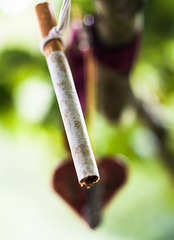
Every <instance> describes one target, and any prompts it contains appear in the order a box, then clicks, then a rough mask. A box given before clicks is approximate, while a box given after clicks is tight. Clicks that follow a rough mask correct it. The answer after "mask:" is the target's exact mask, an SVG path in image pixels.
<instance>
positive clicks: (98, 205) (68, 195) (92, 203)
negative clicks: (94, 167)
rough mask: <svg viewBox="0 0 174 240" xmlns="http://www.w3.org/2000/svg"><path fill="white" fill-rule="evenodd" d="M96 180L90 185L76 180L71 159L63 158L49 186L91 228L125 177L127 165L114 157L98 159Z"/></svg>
mask: <svg viewBox="0 0 174 240" xmlns="http://www.w3.org/2000/svg"><path fill="white" fill-rule="evenodd" d="M98 168H99V172H100V177H101V179H100V181H99V182H98V183H95V184H94V186H92V187H91V188H90V189H86V188H85V187H83V188H82V187H81V186H80V185H79V183H78V180H77V177H76V172H75V168H74V165H73V161H72V160H70V159H68V161H65V162H63V163H62V164H61V165H59V167H58V168H57V169H56V171H55V173H54V176H53V188H54V190H55V191H56V193H58V194H59V195H60V196H61V197H62V198H63V199H64V200H65V201H66V202H67V203H68V204H69V205H70V206H71V207H72V208H73V209H74V210H75V211H76V213H77V214H78V215H80V216H81V217H82V218H83V219H84V220H85V221H86V222H87V223H88V224H89V226H90V227H91V228H94V227H96V226H98V225H99V223H100V220H101V213H102V210H103V208H104V207H106V205H107V204H108V203H109V201H110V200H111V199H112V198H113V196H114V195H115V194H116V193H117V192H118V190H119V189H120V187H121V186H122V185H123V184H124V183H125V181H126V179H127V167H126V165H125V164H124V163H123V162H122V161H121V159H120V158H118V157H115V156H114V157H113V156H106V157H102V158H100V159H99V160H98Z"/></svg>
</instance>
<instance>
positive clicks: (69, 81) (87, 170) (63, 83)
mask: <svg viewBox="0 0 174 240" xmlns="http://www.w3.org/2000/svg"><path fill="white" fill-rule="evenodd" d="M35 9H36V15H37V18H38V22H39V26H40V31H41V35H42V38H44V37H46V36H47V35H48V33H49V31H50V30H51V28H52V27H54V26H56V21H55V17H54V14H53V10H52V8H51V5H50V4H48V3H46V2H45V3H41V4H38V5H37V6H36V8H35ZM44 55H45V57H46V60H47V64H48V68H49V71H50V75H51V79H52V82H53V86H54V90H55V93H56V96H57V100H58V104H59V108H60V112H61V116H62V120H63V124H64V127H65V131H66V135H67V138H68V142H69V145H70V149H71V153H72V158H73V162H74V166H75V169H76V173H77V177H78V181H79V183H80V185H81V186H83V185H86V187H87V188H89V187H90V186H91V185H93V184H94V183H96V182H97V181H99V179H100V176H99V172H98V168H97V164H96V161H95V157H94V154H93V151H92V148H91V144H90V140H89V137H88V132H87V128H86V124H85V120H84V117H83V113H82V109H81V106H80V102H79V99H78V96H77V93H76V89H75V85H74V81H73V77H72V74H71V70H70V67H69V64H68V61H67V59H66V56H65V54H64V51H63V44H62V42H61V40H59V39H53V40H51V41H50V42H48V43H47V44H46V45H45V47H44Z"/></svg>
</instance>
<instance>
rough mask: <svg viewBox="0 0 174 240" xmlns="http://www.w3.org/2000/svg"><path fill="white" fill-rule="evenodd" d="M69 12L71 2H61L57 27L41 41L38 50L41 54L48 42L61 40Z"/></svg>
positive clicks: (68, 19)
mask: <svg viewBox="0 0 174 240" xmlns="http://www.w3.org/2000/svg"><path fill="white" fill-rule="evenodd" d="M70 12H71V0H63V2H62V6H61V9H60V14H59V19H58V24H57V26H54V27H52V29H51V30H50V31H49V33H48V35H47V36H46V37H44V38H43V39H42V40H41V43H40V50H41V52H42V54H44V47H45V45H46V44H47V43H48V42H50V41H51V40H54V39H61V38H62V36H63V34H64V33H65V31H66V29H67V27H68V25H69V22H70Z"/></svg>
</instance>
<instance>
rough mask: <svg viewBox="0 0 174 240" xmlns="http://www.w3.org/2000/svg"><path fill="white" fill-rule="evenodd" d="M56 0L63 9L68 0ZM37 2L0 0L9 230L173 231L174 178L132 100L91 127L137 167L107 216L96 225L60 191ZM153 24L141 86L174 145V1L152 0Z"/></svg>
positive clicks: (106, 146)
mask: <svg viewBox="0 0 174 240" xmlns="http://www.w3.org/2000/svg"><path fill="white" fill-rule="evenodd" d="M50 2H51V3H52V4H53V5H54V7H55V10H56V13H58V9H59V6H60V3H59V2H58V1H55V0H54V1H50ZM37 3H39V1H35V2H34V1H32V0H25V1H21V0H16V1H13V0H0V29H1V34H0V35H1V37H0V46H1V49H0V239H2V240H12V239H13V240H24V239H25V240H28V239H30V240H31V239H33V240H36V239H37V240H39V239H42V240H48V239H52V240H54V239H61V240H68V239H76V240H80V239H84V240H86V239H95V240H103V239H107V240H112V239H115V240H173V239H174V188H173V187H174V186H173V178H172V176H171V174H170V173H169V172H168V170H167V168H166V167H165V166H164V164H163V162H162V161H161V157H160V155H159V148H158V141H157V139H156V137H155V136H154V134H153V133H152V132H151V130H150V129H149V128H148V127H147V126H146V125H145V124H144V123H142V122H141V121H140V120H139V119H138V117H137V115H136V113H135V111H134V109H132V108H127V109H126V110H125V111H124V113H123V114H122V117H121V119H120V121H119V122H118V123H117V124H114V125H111V124H110V123H109V122H108V121H107V120H106V119H105V118H104V117H103V116H101V115H100V114H99V113H96V115H95V118H94V123H93V126H92V127H91V128H92V129H91V130H90V138H91V141H92V143H93V146H95V147H94V148H95V154H96V156H97V157H99V156H103V155H107V154H121V155H124V156H125V157H123V158H124V159H125V161H126V162H127V165H128V167H129V179H128V182H127V184H126V185H125V186H124V188H122V189H121V191H120V192H119V193H118V194H117V196H116V197H115V198H114V200H113V201H112V203H111V204H110V205H109V206H108V207H107V209H106V210H105V211H104V215H103V221H102V224H101V225H100V226H99V227H98V228H97V229H96V230H90V229H88V227H87V226H86V224H85V223H83V221H82V220H80V219H79V218H78V217H77V216H76V215H75V213H74V212H73V211H72V210H71V209H70V208H69V207H68V206H67V205H66V204H65V203H64V202H63V201H62V200H61V199H60V198H59V197H58V196H57V195H56V194H55V193H54V192H53V190H52V188H51V178H52V173H53V171H54V169H55V167H56V166H57V165H58V164H59V163H60V162H62V161H63V159H64V158H65V157H66V151H65V147H64V145H63V134H62V130H61V124H62V123H61V119H60V115H59V110H58V107H57V102H56V98H55V95H54V91H53V88H52V83H51V80H50V76H49V73H48V69H47V65H46V61H45V58H44V57H43V55H41V53H40V51H39V41H40V38H39V29H38V26H37V21H36V17H35V14H34V5H35V4H37ZM20 6H21V7H20ZM73 11H74V12H77V14H78V12H82V13H87V12H93V11H94V10H93V5H92V1H90V0H86V1H82V0H73V1H72V12H73ZM74 15H75V13H74ZM144 24H145V27H144V35H143V43H142V49H141V52H140V56H139V59H138V61H137V63H136V66H135V67H134V69H133V72H132V74H131V85H132V88H133V90H134V93H135V95H136V96H137V97H139V98H140V99H142V100H143V101H145V102H146V103H147V104H151V105H153V106H155V109H156V111H157V114H158V115H159V116H160V117H162V120H163V122H164V123H165V127H166V128H167V130H168V133H169V136H170V141H169V145H170V146H171V148H172V149H173V150H174V145H173V141H172V140H173V139H174V124H173V123H174V1H171V0H166V1H163V0H149V1H148V2H147V5H146V8H145V17H144ZM152 103H153V104H152Z"/></svg>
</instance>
